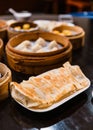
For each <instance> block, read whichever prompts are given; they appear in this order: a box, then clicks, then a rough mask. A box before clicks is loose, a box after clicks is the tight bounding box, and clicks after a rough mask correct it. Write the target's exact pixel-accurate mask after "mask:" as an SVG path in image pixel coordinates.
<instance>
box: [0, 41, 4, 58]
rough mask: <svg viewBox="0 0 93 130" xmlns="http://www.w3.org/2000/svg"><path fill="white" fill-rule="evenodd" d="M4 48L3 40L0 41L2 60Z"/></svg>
mask: <svg viewBox="0 0 93 130" xmlns="http://www.w3.org/2000/svg"><path fill="white" fill-rule="evenodd" d="M3 46H4V44H3V40H2V39H0V60H1V59H2V56H3Z"/></svg>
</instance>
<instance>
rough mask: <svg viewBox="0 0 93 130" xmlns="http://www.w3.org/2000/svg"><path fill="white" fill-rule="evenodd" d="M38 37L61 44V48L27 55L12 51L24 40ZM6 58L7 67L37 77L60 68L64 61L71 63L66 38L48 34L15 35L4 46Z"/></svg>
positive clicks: (69, 46)
mask: <svg viewBox="0 0 93 130" xmlns="http://www.w3.org/2000/svg"><path fill="white" fill-rule="evenodd" d="M39 37H42V38H44V39H45V40H48V41H51V40H56V41H57V42H58V43H59V44H62V46H63V47H62V48H61V49H59V50H57V51H51V52H44V53H27V52H22V51H18V50H16V49H14V47H15V46H16V45H18V44H20V43H21V42H22V41H24V40H36V39H38V38H39ZM6 56H7V61H8V64H9V66H10V67H11V68H12V69H13V70H15V71H18V72H21V73H26V74H32V75H37V74H41V73H43V72H45V71H48V70H50V69H54V68H57V67H60V66H62V64H63V63H64V62H66V61H71V58H72V45H71V43H70V42H69V40H68V39H67V38H66V37H62V36H60V35H56V34H53V33H49V32H36V33H32V32H28V33H24V34H20V35H17V36H15V37H13V38H11V39H10V40H9V42H8V43H7V45H6Z"/></svg>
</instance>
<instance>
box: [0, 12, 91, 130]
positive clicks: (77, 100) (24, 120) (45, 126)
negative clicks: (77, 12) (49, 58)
mask: <svg viewBox="0 0 93 130" xmlns="http://www.w3.org/2000/svg"><path fill="white" fill-rule="evenodd" d="M0 18H1V19H6V20H7V19H11V16H1V17H0ZM34 19H49V20H57V19H58V16H57V15H52V16H51V15H43V14H37V15H33V16H32V20H34ZM74 22H75V24H77V25H80V26H81V27H83V28H84V30H85V32H86V37H85V46H84V47H83V48H82V49H79V50H77V51H73V55H72V64H77V65H79V66H80V67H81V69H82V71H83V72H84V74H85V75H86V76H87V77H88V78H89V79H90V80H91V82H93V20H92V19H85V18H84V19H83V18H76V17H75V18H74ZM12 75H13V80H15V81H20V80H22V79H24V78H27V76H26V75H20V74H18V73H15V72H13V73H12ZM92 90H93V85H92V84H91V86H90V87H89V89H87V90H86V91H84V92H83V93H81V94H80V95H78V96H76V97H74V98H73V99H71V100H69V101H68V102H66V103H65V104H63V105H61V106H60V107H58V108H56V109H54V110H52V111H49V112H45V113H34V112H31V111H28V110H26V109H25V108H22V107H21V106H20V105H18V104H17V103H15V102H14V101H13V100H12V99H11V97H9V98H8V99H6V100H5V101H3V102H1V103H0V130H93V103H92V100H93V98H92Z"/></svg>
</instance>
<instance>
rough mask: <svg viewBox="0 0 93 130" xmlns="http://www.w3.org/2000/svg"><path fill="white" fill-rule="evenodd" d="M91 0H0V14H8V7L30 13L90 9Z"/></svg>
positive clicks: (91, 8) (54, 12)
mask: <svg viewBox="0 0 93 130" xmlns="http://www.w3.org/2000/svg"><path fill="white" fill-rule="evenodd" d="M92 1H93V0H2V1H0V15H4V14H9V12H8V9H9V8H13V9H15V10H16V11H23V10H27V11H30V12H32V13H45V14H59V13H70V12H79V11H92V10H93V6H92V5H93V2H92Z"/></svg>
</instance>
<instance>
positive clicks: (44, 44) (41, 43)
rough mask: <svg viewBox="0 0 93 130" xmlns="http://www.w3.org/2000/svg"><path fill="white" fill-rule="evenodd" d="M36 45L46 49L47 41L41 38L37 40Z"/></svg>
mask: <svg viewBox="0 0 93 130" xmlns="http://www.w3.org/2000/svg"><path fill="white" fill-rule="evenodd" d="M35 44H36V45H40V46H42V47H44V46H46V41H45V40H44V39H43V38H41V37H39V38H38V39H37V40H36V42H35Z"/></svg>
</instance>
